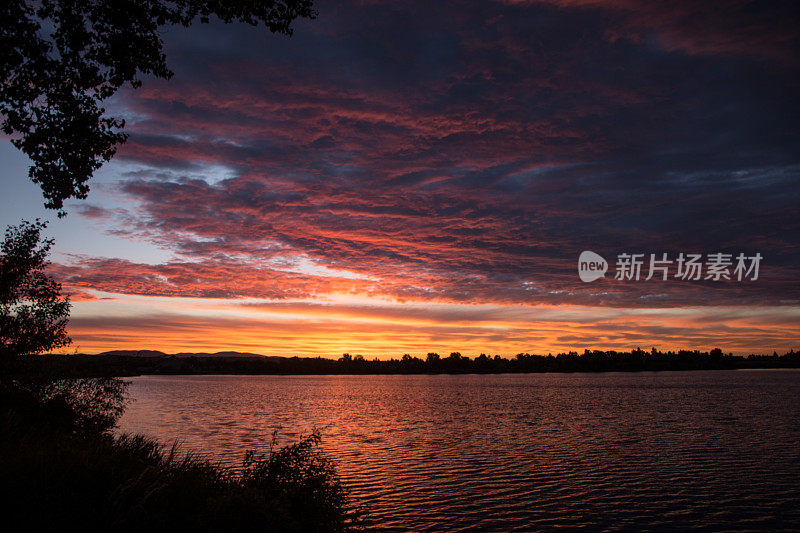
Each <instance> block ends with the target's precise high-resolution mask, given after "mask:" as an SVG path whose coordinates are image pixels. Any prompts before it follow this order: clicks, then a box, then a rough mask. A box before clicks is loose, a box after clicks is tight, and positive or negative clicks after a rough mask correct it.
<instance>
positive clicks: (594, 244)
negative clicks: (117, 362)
mask: <svg viewBox="0 0 800 533" xmlns="http://www.w3.org/2000/svg"><path fill="white" fill-rule="evenodd" d="M701 4H702V5H701ZM704 6H705V7H704ZM317 9H318V11H319V16H318V18H317V19H316V20H312V21H300V22H297V23H296V24H295V26H294V27H295V34H294V36H292V37H290V38H289V37H283V36H276V35H272V34H270V33H269V32H268V31H267V30H265V29H264V28H263V27H262V28H252V27H250V26H246V25H238V24H233V25H224V24H221V23H212V24H210V25H204V26H201V25H196V26H194V27H192V28H189V29H185V28H180V27H176V28H171V29H170V30H169V31H168V33H167V34H166V35H165V42H166V54H167V58H168V62H169V64H170V67H171V68H172V70H174V71H175V76H174V78H173V79H172V80H169V81H163V80H155V79H152V78H145V81H144V85H143V87H142V88H141V89H138V90H135V91H134V90H130V89H125V90H123V91H122V92H121V93H120V94H119V95H118V96H117V97H115V98H114V99H113V100H112V101H110V102H109V103H108V105H107V109H108V111H109V113H110V114H112V115H115V116H122V117H124V118H125V119H126V120H127V131H128V132H129V133H130V134H131V136H130V139H129V141H128V142H127V143H126V144H125V145H124V146H123V147H122V148H121V149H120V150H119V152H118V155H117V157H116V158H115V159H114V160H113V161H112V162H111V163H109V164H108V165H106V166H105V167H104V168H103V169H102V170H101V171H100V172H98V173H97V174H96V176H95V179H94V180H93V185H92V191H91V193H90V195H89V198H88V199H87V200H84V201H72V202H71V203H69V204H68V205H67V210H68V212H69V215H68V216H67V217H66V218H65V219H58V218H57V217H56V216H55V214H54V213H53V212H52V211H46V210H45V209H44V208H43V207H42V203H43V200H42V196H41V192H40V191H39V189H38V187H37V186H36V185H34V184H32V183H31V182H30V181H28V179H27V178H26V172H27V166H28V163H27V161H26V159H25V158H24V156H22V155H21V154H19V152H18V151H17V150H16V149H15V148H14V147H13V146H11V144H10V143H9V142H8V139H7V138H3V139H2V142H0V163H1V164H2V166H0V176H1V180H2V181H1V183H2V195H0V196H1V197H0V222H2V224H3V225H4V226H5V225H7V224H16V223H19V221H20V220H21V219H22V218H26V219H33V218H35V217H37V216H39V217H42V218H44V219H47V220H50V226H49V228H48V235H49V236H52V237H54V238H55V239H56V246H55V248H54V250H55V253H54V254H53V257H52V260H53V262H54V264H53V268H52V271H53V273H54V275H55V276H56V277H57V278H58V279H59V280H61V281H62V283H63V285H64V287H65V290H66V291H67V292H69V293H71V294H72V295H73V296H72V301H73V302H74V305H73V309H72V318H71V320H70V326H69V330H70V334H71V336H72V338H73V340H74V344H73V346H71V347H70V348H69V349H68V351H75V350H77V351H79V352H83V353H96V352H101V351H105V350H112V349H158V350H163V351H166V352H178V351H218V350H238V351H250V352H256V353H262V354H266V355H332V356H338V355H340V354H341V353H343V352H350V353H362V354H364V355H365V356H370V357H372V356H378V357H389V356H393V357H398V356H400V355H402V354H403V353H406V352H408V353H411V354H413V355H420V354H425V353H426V352H429V351H437V352H440V353H444V354H446V353H449V352H451V351H460V352H461V353H462V354H465V355H470V356H473V355H476V354H479V353H482V352H483V353H488V354H501V355H513V354H515V353H517V352H531V353H548V352H552V353H557V352H560V351H566V350H571V349H574V350H579V351H582V350H583V349H584V348H587V347H591V348H603V349H624V350H629V349H631V348H635V347H637V346H641V347H642V348H648V349H649V348H650V347H651V346H656V347H658V348H661V349H665V350H666V349H676V348H691V349H694V348H700V349H703V350H706V349H710V348H713V347H717V346H718V347H720V348H722V349H723V350H724V351H726V352H728V351H731V352H734V353H738V354H743V353H750V352H756V353H772V351H773V350H777V351H778V352H782V351H788V350H789V349H790V348H794V349H797V348H798V347H800V279H798V274H799V273H800V271H799V270H798V265H800V214H799V212H798V207H800V192H798V184H799V183H800V179H799V178H800V97H799V96H798V95H800V36H799V32H800V5H799V4H798V3H797V2H791V1H785V2H782V1H774V2H746V1H743V0H727V1H720V2H695V1H685V2H680V1H667V0H544V1H535V0H531V1H510V0H509V1H485V2H445V1H443V2H435V1H434V2H432V1H426V2H416V1H411V0H403V1H397V2H371V1H362V2H330V1H323V2H320V3H319V4H318V5H317ZM583 250H592V251H594V252H596V253H598V254H600V255H601V256H603V257H604V258H606V259H607V260H609V262H611V263H612V265H611V271H612V272H611V273H610V274H608V275H606V277H605V278H604V279H599V280H597V281H594V282H591V283H583V282H582V281H581V280H580V279H579V277H578V271H577V263H578V255H579V254H580V253H581V251H583ZM718 252H722V253H730V254H733V255H734V256H735V255H737V254H739V253H744V254H746V255H747V256H751V255H754V254H756V253H760V254H761V255H762V256H763V259H762V262H761V266H760V273H759V277H758V279H757V280H743V281H737V280H735V279H733V280H730V281H727V280H722V281H711V280H699V281H684V280H679V279H674V278H671V279H668V280H662V279H651V280H644V279H641V280H639V281H635V280H626V281H623V280H615V279H613V270H614V265H613V263H614V262H615V259H616V257H617V255H618V254H621V253H643V254H645V257H646V258H649V254H651V253H655V254H658V255H661V254H662V253H667V254H668V256H669V257H670V258H675V257H677V256H678V254H680V253H699V254H703V255H704V256H705V255H707V254H712V253H718ZM645 266H646V265H645ZM644 270H645V271H646V269H644ZM643 277H644V276H643Z"/></svg>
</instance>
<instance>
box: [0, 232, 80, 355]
mask: <svg viewBox="0 0 800 533" xmlns="http://www.w3.org/2000/svg"><path fill="white" fill-rule="evenodd" d="M45 226H46V224H45V223H43V222H40V221H39V220H37V221H36V222H33V223H30V222H25V221H23V222H22V223H21V224H20V225H18V226H9V227H8V228H7V229H6V234H5V239H4V240H3V243H2V245H0V252H2V255H0V360H1V361H0V362H1V363H2V364H7V363H8V359H9V358H11V357H13V356H17V355H23V354H35V353H41V352H43V351H46V350H52V349H54V348H60V347H63V346H67V345H69V344H70V342H71V341H70V338H69V337H68V336H67V331H66V327H67V320H68V318H69V308H70V304H69V298H68V297H63V298H62V297H61V284H59V283H57V282H56V281H55V280H53V279H51V278H50V277H48V275H47V273H46V272H45V268H46V266H47V261H46V258H47V254H48V252H49V250H50V247H51V246H52V244H53V241H52V240H51V239H46V240H44V241H42V240H41V232H42V230H43V229H44V228H45Z"/></svg>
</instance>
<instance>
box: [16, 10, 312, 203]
mask: <svg viewBox="0 0 800 533" xmlns="http://www.w3.org/2000/svg"><path fill="white" fill-rule="evenodd" d="M0 5H1V6H2V7H0V113H2V114H3V115H4V120H3V125H2V129H3V131H4V132H5V133H6V134H7V135H13V138H12V141H11V142H13V143H14V145H15V146H16V147H17V148H19V149H20V150H22V152H24V153H25V154H26V155H27V156H28V157H29V158H30V159H31V161H32V162H33V165H32V166H31V168H30V170H29V172H28V175H29V176H30V178H31V180H32V181H33V182H34V183H38V184H39V186H40V187H41V189H42V192H43V193H44V197H45V200H46V201H45V206H46V207H48V208H51V209H58V210H59V216H63V215H64V214H65V213H64V211H63V202H64V200H66V199H68V198H86V195H87V193H88V192H89V186H88V184H87V182H88V180H89V178H91V176H92V174H93V173H94V171H95V170H97V169H98V168H100V166H101V165H102V164H103V163H105V162H107V161H108V160H110V159H111V157H113V155H114V153H115V152H116V149H117V146H118V145H119V144H121V143H123V142H125V140H126V138H127V135H126V134H125V133H123V132H122V131H121V130H122V129H123V128H124V126H125V121H124V120H122V119H119V118H115V117H109V116H107V115H106V111H105V109H104V108H103V107H102V102H103V101H104V100H106V99H107V98H109V97H110V96H112V95H113V94H114V93H115V92H116V91H117V90H118V89H119V88H120V87H122V86H123V85H124V84H126V83H129V84H130V86H131V87H133V88H137V87H139V86H140V85H141V83H142V82H141V79H140V76H141V75H143V74H150V75H153V76H155V77H158V78H165V79H168V78H170V77H172V74H173V73H172V71H170V70H169V68H168V67H167V63H166V57H165V55H164V52H163V45H164V43H163V40H162V34H163V28H164V27H165V26H169V25H176V24H181V25H183V26H189V25H191V24H192V23H193V22H194V21H195V20H196V19H199V20H200V22H201V23H208V22H209V20H210V17H211V16H212V15H215V16H217V17H218V18H219V19H221V20H222V21H224V22H225V23H230V22H244V23H247V24H250V25H254V26H256V25H258V24H259V23H263V24H264V25H265V26H266V27H267V28H269V30H270V31H272V32H273V33H281V34H285V35H291V33H292V28H291V24H292V22H293V21H294V20H295V19H296V18H298V17H303V18H314V17H315V16H316V12H315V11H314V10H313V9H312V7H313V3H312V0H260V1H257V2H253V1H248V0H172V1H166V0H116V1H114V2H109V1H107V0H6V1H4V2H2V4H0Z"/></svg>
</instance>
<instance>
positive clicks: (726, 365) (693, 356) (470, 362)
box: [26, 348, 800, 377]
mask: <svg viewBox="0 0 800 533" xmlns="http://www.w3.org/2000/svg"><path fill="white" fill-rule="evenodd" d="M26 364H27V365H28V366H29V367H30V368H31V369H33V368H44V367H46V368H47V369H49V371H51V372H55V373H56V374H57V375H60V376H72V377H77V376H83V377H86V376H103V375H114V376H135V375H142V374H445V373H447V374H463V373H477V374H489V373H492V374H503V373H526V372H638V371H662V370H726V369H745V368H800V352H796V351H794V350H792V351H789V352H787V353H786V354H784V355H781V356H779V355H777V354H773V355H755V354H752V355H748V356H747V357H742V356H734V355H732V354H725V353H723V352H722V350H720V349H719V348H715V349H713V350H711V351H710V352H701V351H699V350H680V351H676V352H673V351H667V352H662V351H658V350H655V349H653V350H649V351H645V350H640V349H638V348H637V349H635V350H632V351H630V352H617V351H600V350H585V351H584V352H583V353H582V354H578V353H577V352H566V353H560V354H557V355H533V354H528V353H519V354H517V355H516V356H514V357H512V358H507V357H501V356H499V355H494V356H489V355H486V354H480V355H479V356H477V357H474V358H470V357H467V356H464V355H461V354H457V355H456V354H451V355H450V356H448V357H445V358H442V357H440V356H439V355H438V354H434V353H431V354H428V355H427V357H426V358H425V359H421V358H419V357H413V356H411V355H409V354H405V355H403V356H402V357H401V358H400V359H397V358H390V359H377V358H375V359H365V358H364V357H363V356H361V355H355V356H353V355H350V354H344V355H343V356H342V357H340V358H339V359H338V360H337V359H328V358H322V357H262V356H257V355H253V354H238V355H237V354H236V353H235V352H222V353H220V354H218V355H215V354H176V355H168V354H165V353H162V352H155V351H151V352H146V355H142V352H109V353H107V354H100V355H86V354H69V355H47V356H44V355H40V356H34V357H29V358H27V359H26Z"/></svg>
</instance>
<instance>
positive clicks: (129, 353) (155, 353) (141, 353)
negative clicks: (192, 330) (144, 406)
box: [97, 350, 283, 359]
mask: <svg viewBox="0 0 800 533" xmlns="http://www.w3.org/2000/svg"><path fill="white" fill-rule="evenodd" d="M97 355H103V356H117V357H180V358H187V357H225V358H241V359H283V357H277V356H268V355H260V354H257V353H249V352H230V351H229V352H215V353H209V352H197V353H192V352H180V353H174V354H168V353H164V352H161V351H159V350H111V351H108V352H102V353H99V354H97Z"/></svg>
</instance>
